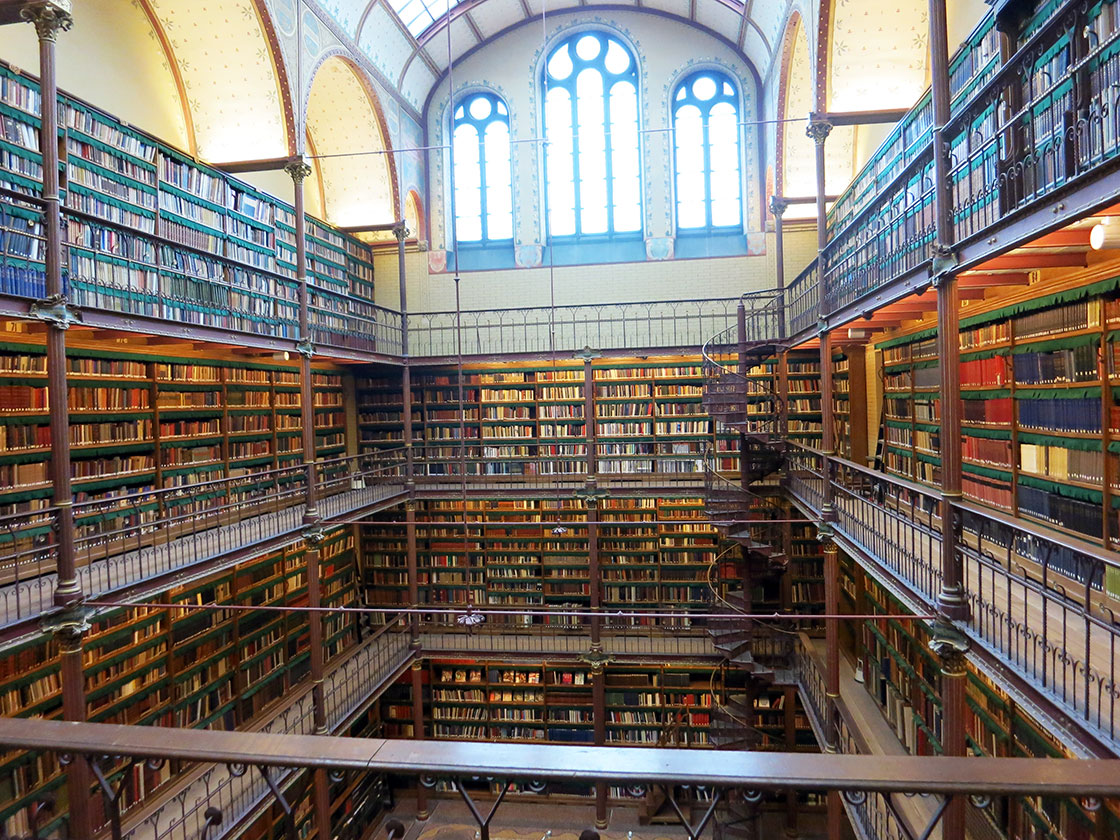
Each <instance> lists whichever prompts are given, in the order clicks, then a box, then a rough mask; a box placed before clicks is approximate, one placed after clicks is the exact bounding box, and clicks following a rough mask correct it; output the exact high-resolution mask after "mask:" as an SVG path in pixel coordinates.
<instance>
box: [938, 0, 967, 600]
mask: <svg viewBox="0 0 1120 840" xmlns="http://www.w3.org/2000/svg"><path fill="white" fill-rule="evenodd" d="M929 45H930V58H931V68H932V80H933V83H932V88H931V89H932V98H933V184H934V188H933V205H934V218H935V220H936V224H937V241H936V245H935V246H934V254H933V264H932V266H931V269H930V274H931V277H932V281H933V284H934V286H936V288H937V354H938V357H939V358H940V372H941V383H940V384H941V524H942V531H941V532H942V534H943V538H942V540H941V591H940V592H939V593H938V595H937V601H938V606H939V607H940V610H941V612H942V613H943V614H944V615H945V616H946V617H947V618H949V619H952V620H961V619H965V618H967V617H968V601H967V599H966V597H965V593H964V574H963V568H962V563H961V558H960V555H959V553H958V552H957V544H958V538H959V534H960V527H959V523H958V522H957V517H956V515H955V509H954V507H953V505H954V503H955V502H957V501H959V500H960V497H961V404H960V393H961V369H960V368H961V366H960V338H959V336H960V289H959V287H958V284H957V276H956V266H957V259H956V255H955V254H954V252H953V245H954V240H955V237H954V231H953V216H952V196H951V194H950V163H949V149H948V147H947V145H946V141H945V137H944V130H945V124H946V123H947V122H948V121H949V116H950V114H949V45H948V35H947V28H946V22H945V0H930V3H929Z"/></svg>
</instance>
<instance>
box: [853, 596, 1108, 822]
mask: <svg viewBox="0 0 1120 840" xmlns="http://www.w3.org/2000/svg"><path fill="white" fill-rule="evenodd" d="M846 588H847V587H845V589H846ZM859 597H860V603H861V604H862V606H861V609H865V610H867V612H870V613H878V614H882V615H884V618H881V619H879V618H877V619H871V620H867V621H863V622H860V623H859V640H858V642H857V644H858V648H857V655H858V656H859V657H860V658H861V659H862V662H863V672H862V676H863V678H864V688H865V689H866V690H867V692H868V693H869V694H870V695H871V697H873V698H874V699H875V701H876V703H878V705H879V706H880V708H881V709H882V710H883V714H884V716H885V717H886V719H887V721H888V722H889V723H890V724H891V725H892V727H894V729H895V733H896V735H897V736H898V738H899V740H900V741H901V742H902V744H903V745H904V746H905V748H906V749H907V751H908V752H910V753H911V754H912V755H938V754H940V752H941V744H940V738H941V678H940V672H939V666H938V662H937V659H936V657H935V656H934V655H933V653H932V652H931V651H930V649H929V640H930V633H929V629H928V626H927V625H926V624H925V623H924V622H914V621H898V620H896V619H891V618H886V617H885V616H886V615H887V614H894V615H897V614H899V613H906V612H907V610H906V608H905V606H904V605H903V604H902V603H901V602H900V601H898V600H896V599H895V598H893V596H891V595H890V593H889V592H887V591H886V589H884V588H883V587H881V586H880V585H879V584H878V583H877V582H876V581H875V580H874V579H872V578H871V577H869V576H866V575H862V574H861V580H860V595H859ZM966 704H967V719H966V729H967V732H966V741H967V745H968V748H969V749H970V750H971V752H972V753H973V754H975V755H985V756H996V757H1020V758H1021V757H1037V758H1072V757H1073V755H1072V753H1070V752H1069V750H1068V749H1067V747H1066V745H1065V744H1064V743H1063V742H1062V741H1061V740H1060V738H1059V737H1057V736H1056V735H1054V734H1052V733H1050V732H1048V731H1047V730H1046V729H1044V728H1043V727H1041V726H1040V725H1039V724H1038V723H1037V722H1035V721H1034V720H1033V719H1032V718H1031V717H1030V716H1029V714H1027V713H1026V712H1025V711H1024V710H1023V709H1021V708H1020V707H1019V706H1018V704H1017V703H1016V702H1015V700H1014V699H1013V698H1012V697H1011V696H1010V695H1008V694H1007V693H1006V692H1004V691H1003V690H1002V689H1001V688H999V687H998V686H997V685H996V684H995V683H994V682H992V680H991V679H990V678H989V677H988V676H987V675H986V674H984V673H983V672H981V671H978V670H977V669H976V668H974V667H973V666H972V665H971V664H970V665H969V670H968V676H967V696H966ZM1103 818H1104V819H1105V820H1106V822H1107V823H1108V824H1109V825H1110V826H1112V827H1113V829H1114V828H1115V826H1116V825H1117V824H1118V823H1120V820H1118V819H1117V814H1116V812H1115V810H1114V809H1113V807H1112V806H1109V805H1105V813H1104V815H1103ZM969 820H970V828H969V830H970V832H972V831H977V832H979V831H983V832H989V833H990V832H992V831H996V832H999V833H1000V834H1002V835H1004V836H1019V835H1020V833H1022V834H1021V836H1035V837H1045V836H1051V837H1081V838H1088V837H1091V836H1097V835H1094V832H1095V831H1096V830H1097V828H1096V827H1095V820H1094V817H1093V816H1092V815H1091V814H1090V812H1088V811H1086V810H1085V808H1084V807H1083V802H1081V801H1079V800H1074V799H1059V798H1045V799H1043V798H1038V797H1002V798H998V799H997V800H996V801H995V802H994V803H993V806H992V807H991V808H987V809H974V810H972V811H971V812H970V814H969ZM973 821H975V823H974V822H973ZM1110 830H1111V829H1110Z"/></svg>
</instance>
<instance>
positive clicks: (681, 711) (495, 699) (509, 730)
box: [383, 660, 713, 747]
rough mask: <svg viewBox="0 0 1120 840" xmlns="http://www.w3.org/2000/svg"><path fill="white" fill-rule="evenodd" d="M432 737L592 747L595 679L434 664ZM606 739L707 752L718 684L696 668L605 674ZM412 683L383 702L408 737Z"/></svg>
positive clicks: (574, 671) (572, 673) (584, 673)
mask: <svg viewBox="0 0 1120 840" xmlns="http://www.w3.org/2000/svg"><path fill="white" fill-rule="evenodd" d="M427 664H428V673H427V674H426V678H425V685H427V686H430V709H429V710H428V711H427V714H428V715H430V717H429V720H430V725H431V732H430V735H431V736H432V737H434V738H437V739H449V740H459V741H475V740H482V741H487V740H501V741H528V742H544V741H549V742H560V743H579V744H590V743H593V742H594V739H595V719H594V704H593V702H592V679H593V677H592V675H591V672H590V670H589V669H588V667H587V666H585V665H579V664H573V663H562V662H543V663H540V662H530V663H526V662H516V663H503V662H493V661H474V660H470V661H456V660H431V661H429V662H428V663H427ZM603 679H604V685H605V701H606V702H605V709H606V714H607V718H606V722H605V724H606V739H607V743H608V744H612V745H619V746H638V745H657V744H661V745H663V746H692V747H697V746H707V745H708V730H709V727H710V724H711V721H710V715H711V709H712V702H713V700H712V698H713V695H712V691H713V680H712V672H711V669H710V668H706V667H702V666H696V665H691V666H690V665H622V664H612V665H610V666H608V667H607V669H606V671H605V673H604V676H603ZM410 698H411V690H410V687H409V685H408V681H407V678H406V679H405V680H402V681H401V682H400V683H398V684H397V686H396V687H395V688H394V689H393V694H392V695H391V696H388V695H387V698H386V700H385V701H384V703H385V706H384V707H383V713H384V715H385V719H386V720H387V721H389V720H396V721H406V720H407V724H403V726H404V728H401V729H397V730H394V731H395V732H397V733H398V734H399V736H400V737H408V736H410V735H411V714H412V706H411V700H410Z"/></svg>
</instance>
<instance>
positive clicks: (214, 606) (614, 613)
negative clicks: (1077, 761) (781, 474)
mask: <svg viewBox="0 0 1120 840" xmlns="http://www.w3.org/2000/svg"><path fill="white" fill-rule="evenodd" d="M83 603H84V605H85V606H87V607H97V608H101V609H114V610H115V609H122V610H147V609H166V610H183V611H188V612H189V611H191V610H210V611H217V610H230V611H234V612H250V611H252V612H256V611H268V612H280V613H293V614H299V613H329V614H332V615H345V614H347V613H352V614H355V615H362V614H367V615H393V616H397V615H420V616H425V615H428V616H448V617H457V616H460V615H463V614H464V613H467V614H470V615H482V616H496V617H497V616H562V617H565V618H669V619H682V618H688V619H700V618H702V619H725V620H726V619H728V618H733V619H742V620H743V621H782V622H785V621H825V620H842V621H887V620H891V621H933V620H935V619H937V618H938V615H937V614H936V613H919V614H910V613H859V614H855V613H853V614H848V613H839V614H836V615H832V614H828V613H823V614H822V613H776V612H775V613H735V614H734V615H728V614H727V613H712V612H688V611H686V610H674V609H662V610H658V609H646V610H609V611H604V610H597V611H596V610H590V609H568V608H564V607H558V608H556V609H520V608H517V609H508V610H502V609H496V608H494V607H483V608H479V609H475V608H473V607H471V606H470V605H469V604H468V605H467V606H466V608H465V609H464V608H459V609H455V608H452V607H404V606H392V607H389V606H386V607H369V606H363V607H348V606H344V605H339V606H330V607H311V606H307V605H306V604H304V605H300V606H281V605H278V604H218V603H211V604H190V603H182V604H180V603H173V602H161V601H144V602H143V603H133V602H131V601H85V602H83ZM534 626H540V627H547V626H548V625H534Z"/></svg>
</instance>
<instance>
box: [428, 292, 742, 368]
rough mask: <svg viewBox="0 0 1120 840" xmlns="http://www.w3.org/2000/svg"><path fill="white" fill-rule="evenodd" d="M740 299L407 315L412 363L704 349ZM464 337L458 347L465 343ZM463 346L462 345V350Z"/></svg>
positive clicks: (732, 320)
mask: <svg viewBox="0 0 1120 840" xmlns="http://www.w3.org/2000/svg"><path fill="white" fill-rule="evenodd" d="M738 303H739V298H709V299H697V300H670V301H649V302H632V303H601V304H578V305H565V306H557V307H554V308H553V307H547V306H536V307H523V308H509V309H485V310H477V309H472V310H466V311H464V312H461V313H458V314H456V313H455V312H410V313H409V315H408V328H409V333H408V341H409V352H410V354H411V355H412V356H413V357H420V358H424V357H434V358H449V357H454V356H456V355H457V354H458V352H459V351H460V349H461V350H462V353H463V355H465V356H487V355H497V354H507V353H549V352H556V353H566V354H568V355H570V354H571V353H573V352H575V351H578V350H582V349H583V348H584V347H590V348H591V349H593V350H620V349H623V350H626V349H636V348H646V349H676V348H695V347H699V346H700V345H701V344H703V343H704V341H705V340H706V339H707V338H708V337H709V336H711V335H713V334H714V333H716V332H720V331H721V330H724V329H726V328H727V327H728V326H729V325H733V324H734V323H735V310H736V307H737V306H738ZM460 338H461V342H460ZM460 345H461V346H460Z"/></svg>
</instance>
